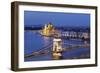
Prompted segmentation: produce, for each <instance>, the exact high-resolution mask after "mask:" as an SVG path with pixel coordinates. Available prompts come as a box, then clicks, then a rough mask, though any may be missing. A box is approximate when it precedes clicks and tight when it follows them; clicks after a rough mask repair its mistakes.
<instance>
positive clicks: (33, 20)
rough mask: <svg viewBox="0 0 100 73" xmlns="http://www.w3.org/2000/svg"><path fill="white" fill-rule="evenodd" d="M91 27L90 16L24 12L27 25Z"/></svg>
mask: <svg viewBox="0 0 100 73" xmlns="http://www.w3.org/2000/svg"><path fill="white" fill-rule="evenodd" d="M49 22H51V23H53V24H54V25H56V26H89V25H90V14H83V13H62V12H39V11H24V24H25V25H45V24H47V23H49Z"/></svg>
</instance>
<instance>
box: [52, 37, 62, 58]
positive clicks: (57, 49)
mask: <svg viewBox="0 0 100 73" xmlns="http://www.w3.org/2000/svg"><path fill="white" fill-rule="evenodd" d="M62 50H63V49H62V40H61V39H59V38H54V39H53V49H52V51H53V52H52V55H53V59H56V60H57V59H61V58H62V54H61V52H62Z"/></svg>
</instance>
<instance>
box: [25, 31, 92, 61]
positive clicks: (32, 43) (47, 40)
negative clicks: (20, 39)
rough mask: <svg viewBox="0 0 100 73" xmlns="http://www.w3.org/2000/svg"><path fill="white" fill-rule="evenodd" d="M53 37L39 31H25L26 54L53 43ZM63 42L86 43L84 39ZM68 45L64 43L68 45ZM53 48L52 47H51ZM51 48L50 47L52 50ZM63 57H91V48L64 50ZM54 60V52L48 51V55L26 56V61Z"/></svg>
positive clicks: (64, 40) (64, 41)
mask: <svg viewBox="0 0 100 73" xmlns="http://www.w3.org/2000/svg"><path fill="white" fill-rule="evenodd" d="M52 41H53V38H52V37H45V36H42V35H40V34H39V33H38V32H37V31H24V55H28V54H31V53H32V52H34V51H39V50H40V49H41V48H42V47H45V46H48V45H49V44H53V42H52ZM62 41H63V43H68V44H73V45H79V44H80V45H81V44H84V41H82V40H81V39H63V40H62ZM66 46H67V45H63V47H66ZM51 49H52V47H51ZM51 49H48V50H50V51H51ZM62 57H63V59H85V58H90V48H77V49H72V50H70V51H64V52H62ZM45 60H53V58H52V54H51V53H48V54H47V55H41V56H36V57H34V56H33V57H29V58H24V61H25V62H27V61H45Z"/></svg>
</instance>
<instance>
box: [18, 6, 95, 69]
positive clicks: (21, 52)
mask: <svg viewBox="0 0 100 73" xmlns="http://www.w3.org/2000/svg"><path fill="white" fill-rule="evenodd" d="M24 10H29V11H49V12H65V13H89V14H90V15H91V19H90V24H91V32H92V33H91V59H82V60H81V59H80V60H60V61H33V62H24ZM18 17H19V68H31V67H32V68H35V67H50V66H63V65H68V66H70V65H83V64H95V32H94V31H95V11H94V10H93V9H79V8H60V7H46V6H24V5H20V6H19V16H18Z"/></svg>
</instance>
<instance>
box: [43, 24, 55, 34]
mask: <svg viewBox="0 0 100 73" xmlns="http://www.w3.org/2000/svg"><path fill="white" fill-rule="evenodd" d="M55 32H56V30H55V29H54V26H53V24H52V23H48V24H45V26H44V28H43V30H42V35H44V36H52V35H53V34H54V33H55Z"/></svg>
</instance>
